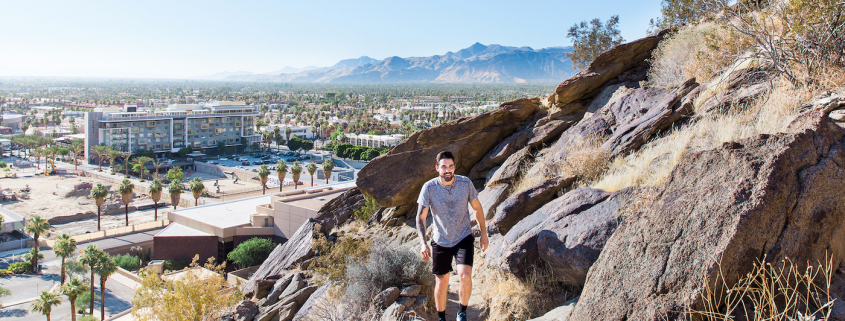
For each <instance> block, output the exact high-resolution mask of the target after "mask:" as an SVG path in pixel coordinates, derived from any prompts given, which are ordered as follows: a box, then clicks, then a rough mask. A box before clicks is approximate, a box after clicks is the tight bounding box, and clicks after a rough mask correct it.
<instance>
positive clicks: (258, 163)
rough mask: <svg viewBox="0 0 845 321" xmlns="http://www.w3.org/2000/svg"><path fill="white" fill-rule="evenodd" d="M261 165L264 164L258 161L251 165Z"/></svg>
mask: <svg viewBox="0 0 845 321" xmlns="http://www.w3.org/2000/svg"><path fill="white" fill-rule="evenodd" d="M261 164H264V162H262V161H260V160H257V161H254V162H252V165H261Z"/></svg>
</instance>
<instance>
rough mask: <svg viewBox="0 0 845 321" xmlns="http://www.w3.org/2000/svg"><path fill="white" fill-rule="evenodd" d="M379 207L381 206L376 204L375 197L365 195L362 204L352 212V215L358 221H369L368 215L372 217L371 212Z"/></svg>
mask: <svg viewBox="0 0 845 321" xmlns="http://www.w3.org/2000/svg"><path fill="white" fill-rule="evenodd" d="M380 208H381V206H380V205H379V204H378V202H377V201H376V199H374V198H370V197H369V196H366V195H365V196H364V205H363V206H361V207H359V208H358V209H356V210H355V211H354V212H352V216H354V217H355V219H356V220H358V221H361V222H366V221H369V220H370V217H372V216H373V214H374V213H375V212H376V211H378V210H379V209H380Z"/></svg>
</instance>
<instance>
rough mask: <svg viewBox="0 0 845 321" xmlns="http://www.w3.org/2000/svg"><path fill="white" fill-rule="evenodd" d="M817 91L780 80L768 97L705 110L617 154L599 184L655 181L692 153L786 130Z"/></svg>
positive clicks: (610, 188) (612, 188)
mask: <svg viewBox="0 0 845 321" xmlns="http://www.w3.org/2000/svg"><path fill="white" fill-rule="evenodd" d="M816 92H817V90H816V89H814V88H807V87H794V86H792V85H791V84H790V83H789V82H788V81H786V80H778V81H776V83H775V86H774V88H773V89H772V90H771V91H770V92H769V94H768V95H767V96H766V97H763V98H761V99H759V100H758V101H756V102H754V103H752V104H751V106H749V107H748V108H745V109H742V110H740V111H738V112H734V113H730V114H726V115H704V116H702V117H700V118H698V119H696V120H694V121H693V122H692V123H690V124H689V125H687V126H685V127H681V128H676V129H673V130H671V131H669V132H667V133H665V134H663V135H662V136H660V137H657V138H655V139H653V140H652V141H650V142H649V143H648V144H646V145H645V146H644V147H643V148H641V149H639V150H638V151H636V152H634V153H632V154H630V155H627V156H619V157H617V158H615V159H614V160H613V161H612V162H611V163H610V167H609V169H608V170H607V171H606V172H605V174H604V175H602V176H601V177H599V178H598V179H597V180H596V181H595V182H593V183H592V184H591V186H592V187H594V188H599V189H603V190H606V191H610V192H613V191H618V190H620V189H622V188H625V187H628V186H656V185H658V184H660V183H662V182H663V180H664V179H666V177H668V176H669V173H670V172H671V171H672V169H673V168H674V167H675V165H677V164H678V162H680V160H681V159H682V158H683V157H684V156H685V155H686V154H688V153H691V152H696V151H701V150H707V149H712V148H715V147H717V146H719V145H721V144H722V143H725V142H730V141H736V140H740V139H743V138H748V137H752V136H755V135H758V134H774V133H778V132H783V131H784V129H786V127H787V126H788V125H789V123H790V122H791V121H792V119H794V118H795V116H797V115H798V114H799V113H800V112H799V109H800V107H801V104H802V103H803V102H806V101H808V100H809V99H811V97H813V95H814V94H815V93H816Z"/></svg>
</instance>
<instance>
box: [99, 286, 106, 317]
mask: <svg viewBox="0 0 845 321" xmlns="http://www.w3.org/2000/svg"><path fill="white" fill-rule="evenodd" d="M105 319H106V278H104V277H102V276H100V320H105Z"/></svg>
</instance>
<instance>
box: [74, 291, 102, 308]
mask: <svg viewBox="0 0 845 321" xmlns="http://www.w3.org/2000/svg"><path fill="white" fill-rule="evenodd" d="M99 300H100V297H99V296H97V293H94V302H97V301H99ZM90 303H91V292H90V291H85V292H82V293H81V294H79V296H77V297H76V306H78V307H87V306H88V305H89V304H90Z"/></svg>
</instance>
